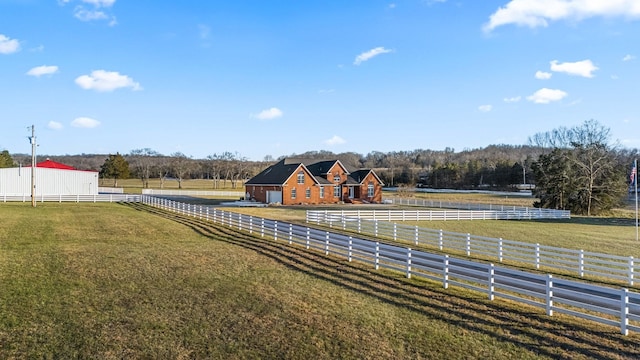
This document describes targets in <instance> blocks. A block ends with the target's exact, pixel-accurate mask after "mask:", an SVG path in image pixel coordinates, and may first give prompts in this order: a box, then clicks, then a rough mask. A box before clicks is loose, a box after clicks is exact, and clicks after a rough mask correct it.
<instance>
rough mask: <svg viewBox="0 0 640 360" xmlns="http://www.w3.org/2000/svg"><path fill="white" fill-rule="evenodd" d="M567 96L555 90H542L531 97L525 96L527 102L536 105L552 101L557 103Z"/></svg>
mask: <svg viewBox="0 0 640 360" xmlns="http://www.w3.org/2000/svg"><path fill="white" fill-rule="evenodd" d="M567 95H569V94H567V93H566V92H564V91H562V90H557V89H547V88H542V89H540V90H538V91H536V92H535V93H533V95H531V96H527V100H529V101H531V102H534V103H536V104H548V103H550V102H552V101H559V100H562V99H564V98H565V97H566V96H567Z"/></svg>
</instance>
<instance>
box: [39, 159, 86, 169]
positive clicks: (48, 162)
mask: <svg viewBox="0 0 640 360" xmlns="http://www.w3.org/2000/svg"><path fill="white" fill-rule="evenodd" d="M36 167H39V168H48V169H62V170H75V169H76V168H74V167H73V166H69V165H65V164H62V163H59V162H55V161H53V160H50V159H47V160H45V161H41V162H39V163H37V164H36Z"/></svg>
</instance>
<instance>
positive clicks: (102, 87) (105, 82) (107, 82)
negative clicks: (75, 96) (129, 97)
mask: <svg viewBox="0 0 640 360" xmlns="http://www.w3.org/2000/svg"><path fill="white" fill-rule="evenodd" d="M76 84H78V86H80V87H81V88H83V89H85V90H96V91H114V90H116V89H119V88H131V89H132V90H134V91H137V90H142V87H141V86H140V84H139V83H137V82H135V81H133V79H132V78H130V77H128V76H126V75H120V73H118V72H116V71H105V70H94V71H92V72H91V75H82V76H79V77H78V78H76Z"/></svg>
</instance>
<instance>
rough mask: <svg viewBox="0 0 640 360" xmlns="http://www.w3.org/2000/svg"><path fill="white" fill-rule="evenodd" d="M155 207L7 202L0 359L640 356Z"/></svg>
mask: <svg viewBox="0 0 640 360" xmlns="http://www.w3.org/2000/svg"><path fill="white" fill-rule="evenodd" d="M156 211H157V210H155V209H150V208H147V207H144V206H141V205H118V204H82V203H81V204H57V203H44V204H39V206H38V207H37V208H31V207H30V206H29V204H23V203H8V204H0V217H1V218H2V227H0V289H1V291H0V358H3V359H6V358H50V359H58V358H60V359H68V358H100V359H122V358H153V359H167V358H171V359H174V358H176V359H181V358H184V359H186V358H194V359H204V358H214V359H246V358H253V359H264V358H274V359H285V358H287V359H308V358H313V359H337V358H341V359H405V358H407V359H480V358H492V359H566V358H574V359H593V358H599V359H629V358H638V357H640V335H638V334H632V335H630V336H627V337H624V336H622V335H619V334H618V332H619V330H618V329H615V328H611V327H606V326H602V325H596V324H591V323H589V322H586V321H580V320H578V319H575V318H571V317H566V316H562V315H560V316H554V317H551V318H550V317H547V316H546V315H544V312H543V311H542V310H540V309H534V308H529V307H527V306H524V305H520V304H514V303H511V302H508V301H502V300H496V301H493V302H489V301H488V300H486V296H485V295H484V294H479V293H474V292H468V291H463V290H459V289H455V288H451V289H448V290H445V289H442V286H441V284H437V283H431V282H426V281H420V280H415V279H413V280H407V279H405V278H404V277H403V276H402V274H397V273H390V272H376V271H374V270H372V269H371V268H370V267H368V266H364V265H359V264H356V263H348V262H346V261H344V260H342V259H337V258H327V257H325V256H323V255H319V254H316V253H313V252H311V253H310V252H307V251H306V250H303V249H301V248H298V247H290V246H288V245H284V244H283V243H275V242H274V241H273V240H270V239H266V238H265V239H261V238H256V237H252V236H249V235H248V234H246V233H241V232H237V231H234V230H233V229H229V228H225V227H217V226H213V225H212V224H207V223H203V222H201V221H198V220H196V219H193V218H184V217H181V216H179V215H176V214H169V213H163V212H160V213H158V214H154V213H153V212H156Z"/></svg>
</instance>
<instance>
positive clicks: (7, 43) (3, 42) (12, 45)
mask: <svg viewBox="0 0 640 360" xmlns="http://www.w3.org/2000/svg"><path fill="white" fill-rule="evenodd" d="M18 51H20V42H19V41H18V40H16V39H10V38H9V37H7V36H5V35H2V34H0V54H12V53H14V52H18Z"/></svg>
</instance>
